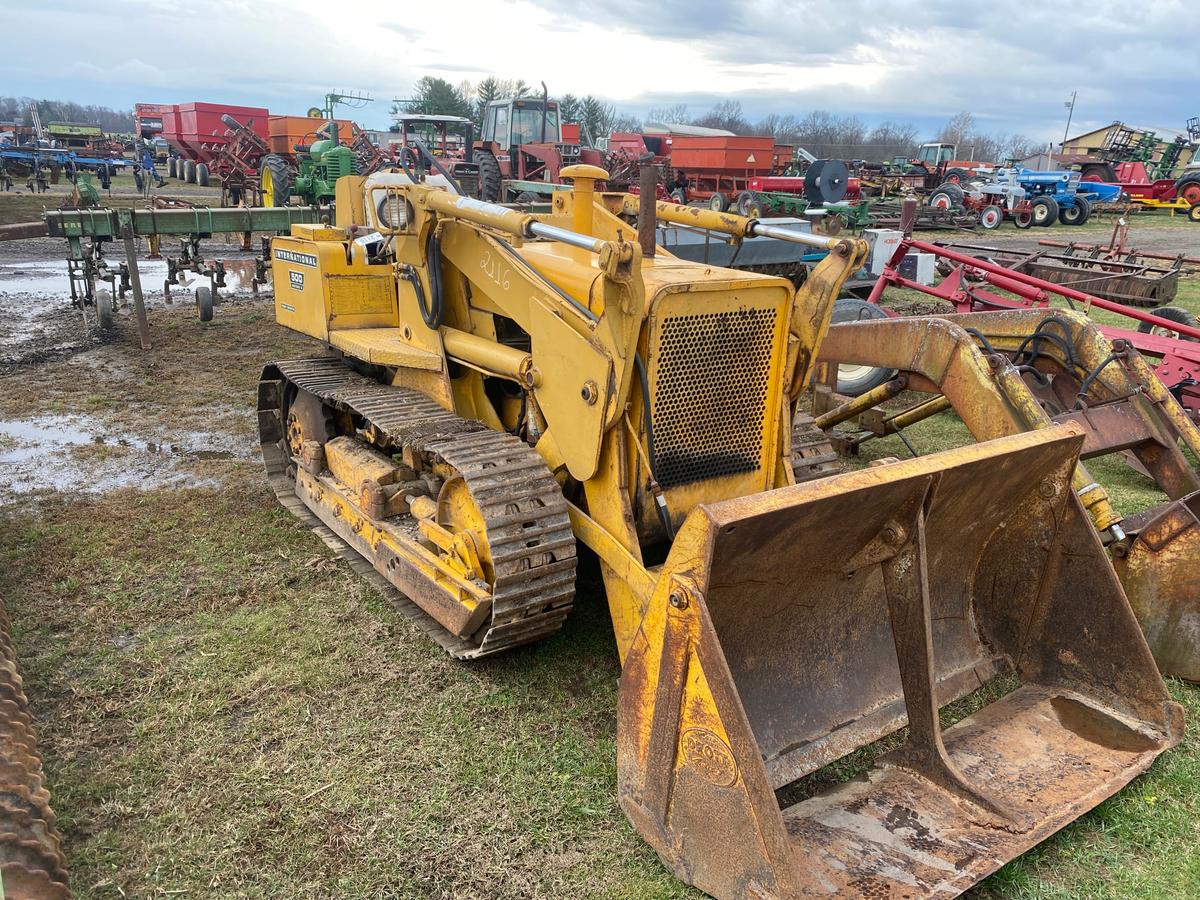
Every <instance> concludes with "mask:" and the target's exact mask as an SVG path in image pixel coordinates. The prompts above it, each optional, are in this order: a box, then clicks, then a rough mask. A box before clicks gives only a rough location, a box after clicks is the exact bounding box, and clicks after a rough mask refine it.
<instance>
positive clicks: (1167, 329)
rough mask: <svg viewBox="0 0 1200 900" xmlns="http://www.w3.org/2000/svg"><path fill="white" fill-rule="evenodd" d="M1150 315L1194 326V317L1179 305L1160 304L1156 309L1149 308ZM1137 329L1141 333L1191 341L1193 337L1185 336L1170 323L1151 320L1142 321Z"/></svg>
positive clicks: (1177, 323) (1170, 321)
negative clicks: (1156, 322) (1156, 323)
mask: <svg viewBox="0 0 1200 900" xmlns="http://www.w3.org/2000/svg"><path fill="white" fill-rule="evenodd" d="M1150 315H1152V316H1154V317H1155V318H1157V319H1162V320H1164V322H1169V323H1174V324H1176V325H1187V326H1189V327H1190V328H1196V327H1197V322H1196V317H1195V316H1193V315H1192V314H1191V313H1190V312H1188V311H1187V310H1186V309H1183V308H1182V307H1179V306H1160V307H1159V308H1158V309H1152V310H1150ZM1138 331H1140V332H1141V333H1142V334H1153V335H1156V336H1158V337H1169V338H1176V339H1177V340H1181V341H1193V342H1195V341H1196V339H1195V338H1194V337H1186V336H1184V335H1182V334H1180V333H1179V332H1178V331H1176V330H1175V329H1173V328H1171V326H1170V325H1155V324H1153V323H1151V322H1142V323H1141V324H1139V325H1138Z"/></svg>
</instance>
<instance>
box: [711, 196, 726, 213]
mask: <svg viewBox="0 0 1200 900" xmlns="http://www.w3.org/2000/svg"><path fill="white" fill-rule="evenodd" d="M708 208H709V209H711V210H712V211H713V212H725V210H727V209H729V198H728V197H726V196H725V195H724V194H722V193H721V192H720V191H713V195H712V196H711V197H709V198H708Z"/></svg>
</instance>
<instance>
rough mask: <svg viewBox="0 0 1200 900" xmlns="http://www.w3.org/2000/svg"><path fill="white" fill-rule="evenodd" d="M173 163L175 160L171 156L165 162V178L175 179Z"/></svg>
mask: <svg viewBox="0 0 1200 900" xmlns="http://www.w3.org/2000/svg"><path fill="white" fill-rule="evenodd" d="M175 163H176V159H175V157H173V156H172V157H171V158H170V159H168V160H167V177H168V178H175V177H176V175H175Z"/></svg>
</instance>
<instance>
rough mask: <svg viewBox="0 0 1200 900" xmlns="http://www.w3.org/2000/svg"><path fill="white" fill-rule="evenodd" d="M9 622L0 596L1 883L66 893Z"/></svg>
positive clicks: (18, 891)
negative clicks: (10, 635)
mask: <svg viewBox="0 0 1200 900" xmlns="http://www.w3.org/2000/svg"><path fill="white" fill-rule="evenodd" d="M10 630H11V626H10V623H9V620H8V615H7V614H6V612H5V610H4V604H3V602H0V884H2V885H3V891H2V893H3V896H4V897H5V898H7V900H65V898H68V897H70V891H69V890H68V879H67V864H66V859H65V858H64V856H63V852H62V844H61V840H60V838H59V836H58V830H57V828H56V827H55V817H54V811H53V810H52V809H51V808H50V793H49V791H47V790H46V779H45V775H44V774H43V773H42V758H41V756H40V755H39V754H38V751H37V738H36V735H35V734H34V730H33V717H32V716H31V715H30V712H29V701H28V700H27V699H26V697H25V689H24V688H23V686H22V682H21V675H20V673H19V671H18V669H17V658H16V654H15V652H14V651H13V645H12V640H11V638H10V637H9V634H10Z"/></svg>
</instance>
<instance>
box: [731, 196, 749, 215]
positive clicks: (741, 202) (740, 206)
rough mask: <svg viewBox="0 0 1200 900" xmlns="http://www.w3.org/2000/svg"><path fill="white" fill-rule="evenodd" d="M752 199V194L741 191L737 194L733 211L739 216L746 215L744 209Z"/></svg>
mask: <svg viewBox="0 0 1200 900" xmlns="http://www.w3.org/2000/svg"><path fill="white" fill-rule="evenodd" d="M753 199H754V194H753V193H752V192H751V191H742V192H741V193H740V194H738V198H737V203H736V204H734V209H735V210H736V211H737V214H738V215H739V216H744V215H747V213H746V208H747V206H748V205H749V204H750V201H751V200H753Z"/></svg>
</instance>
